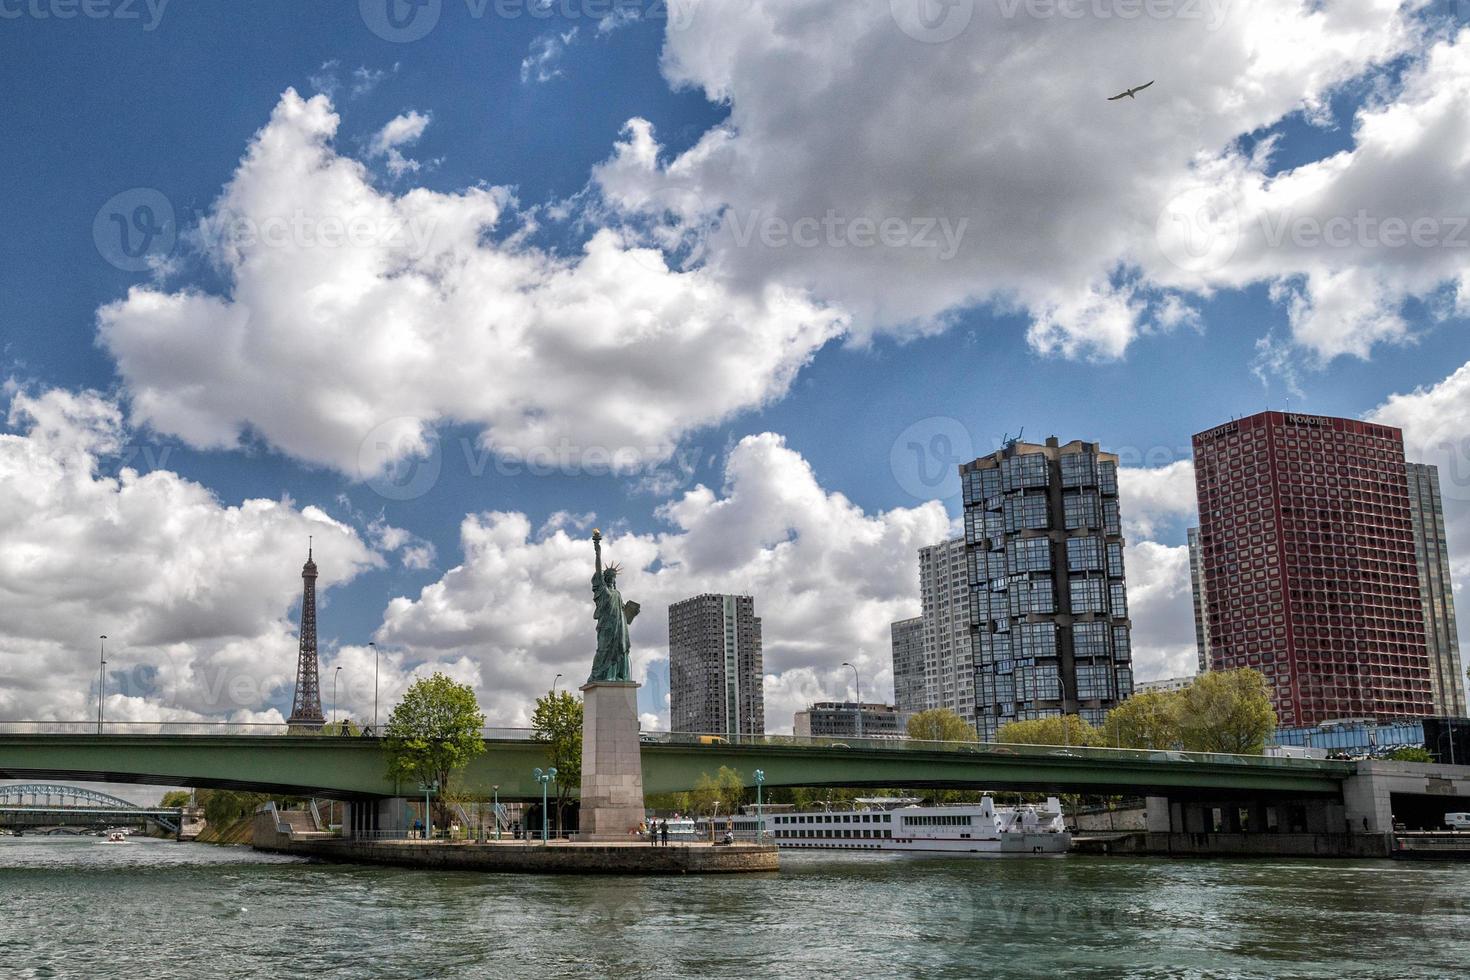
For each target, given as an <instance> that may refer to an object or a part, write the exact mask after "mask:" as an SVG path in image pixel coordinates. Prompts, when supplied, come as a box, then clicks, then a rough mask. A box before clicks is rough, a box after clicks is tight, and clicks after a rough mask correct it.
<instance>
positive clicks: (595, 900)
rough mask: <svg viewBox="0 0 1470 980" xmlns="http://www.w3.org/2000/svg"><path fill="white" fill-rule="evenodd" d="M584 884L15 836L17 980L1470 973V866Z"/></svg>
mask: <svg viewBox="0 0 1470 980" xmlns="http://www.w3.org/2000/svg"><path fill="white" fill-rule="evenodd" d="M782 857H783V865H784V866H783V871H782V872H781V873H780V874H779V875H762V876H749V877H736V878H679V879H675V878H654V879H638V878H571V877H522V876H497V875H476V874H458V873H453V874H437V873H424V872H414V871H400V870H394V869H384V868H371V867H357V866H335V865H324V864H309V863H303V862H298V861H296V860H293V859H286V858H274V857H268V856H264V855H260V854H256V853H254V852H252V851H251V850H249V849H247V848H221V847H214V846H210V845H207V844H177V843H172V842H166V841H151V840H131V841H129V842H128V843H126V844H103V843H101V842H100V841H98V840H97V839H95V838H84V839H80V840H63V839H55V838H45V839H38V838H22V839H14V838H0V975H3V976H6V977H129V978H143V977H161V976H168V977H173V976H178V977H255V978H268V977H280V976H287V975H295V976H309V977H312V978H313V980H320V978H327V977H353V978H358V977H374V976H384V977H501V976H506V977H510V976H518V977H542V976H618V977H631V976H638V977H644V976H646V977H806V978H812V977H821V976H830V975H835V976H845V977H856V976H873V977H940V976H948V977H985V978H991V977H994V978H997V980H1009V978H1017V977H1040V976H1047V977H1052V976H1063V975H1065V976H1071V977H1114V976H1119V977H1121V976H1130V977H1286V976H1290V977H1359V976H1363V977H1402V976H1435V977H1442V976H1465V975H1466V974H1467V973H1470V900H1467V895H1470V865H1453V864H1415V865H1402V864H1396V863H1391V862H1387V861H1379V862H1314V861H1293V862H1284V861H1268V860H1259V861H1170V860H1163V859H1158V860H1128V859H1103V858H1070V857H1069V858H1061V859H1052V860H1027V859H1022V860H973V861H953V860H935V859H914V858H902V857H896V856H888V855H858V856H854V857H842V858H840V859H839V858H836V857H832V856H820V855H812V854H801V855H783V856H782Z"/></svg>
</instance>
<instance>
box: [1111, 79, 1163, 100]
mask: <svg viewBox="0 0 1470 980" xmlns="http://www.w3.org/2000/svg"><path fill="white" fill-rule="evenodd" d="M1152 84H1153V82H1152V81H1150V82H1148V83H1146V84H1144V85H1135V86H1134V87H1133V88H1130V89H1129V90H1128V91H1126V92H1119V93H1118V94H1117V95H1115V96H1113V97H1112V98H1110V99H1108V101H1109V102H1117V101H1118V100H1119V99H1136V98H1137V97H1138V96H1137V95H1136V94H1135V93H1137V92H1142V91H1143V90H1144V89H1146V88H1148V87H1149V85H1152Z"/></svg>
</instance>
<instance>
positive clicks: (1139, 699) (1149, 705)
mask: <svg viewBox="0 0 1470 980" xmlns="http://www.w3.org/2000/svg"><path fill="white" fill-rule="evenodd" d="M1179 708H1180V698H1179V695H1178V693H1177V692H1175V691H1144V692H1143V693H1142V694H1135V695H1133V697H1131V698H1129V699H1128V700H1126V701H1124V702H1123V703H1122V704H1120V705H1118V706H1117V707H1116V708H1114V709H1113V710H1112V711H1109V712H1108V715H1107V718H1105V719H1104V720H1103V727H1102V731H1101V733H1100V734H1099V738H1100V740H1101V744H1103V745H1111V746H1114V747H1115V748H1123V749H1172V748H1174V747H1175V746H1176V745H1178V744H1179V740H1180V739H1179Z"/></svg>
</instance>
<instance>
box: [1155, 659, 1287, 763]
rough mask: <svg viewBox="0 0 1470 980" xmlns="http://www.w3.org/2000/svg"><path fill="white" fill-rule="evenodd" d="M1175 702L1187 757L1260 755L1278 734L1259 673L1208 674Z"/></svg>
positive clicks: (1240, 670)
mask: <svg viewBox="0 0 1470 980" xmlns="http://www.w3.org/2000/svg"><path fill="white" fill-rule="evenodd" d="M1177 697H1178V702H1177V703H1178V706H1179V715H1178V718H1179V740H1180V741H1181V742H1182V743H1183V745H1184V748H1185V749H1186V750H1188V751H1190V752H1232V753H1236V754H1239V755H1260V754H1261V753H1262V751H1264V750H1265V748H1266V739H1268V738H1270V737H1271V733H1272V732H1273V731H1275V730H1276V712H1275V710H1274V709H1272V707H1271V695H1270V693H1269V688H1268V687H1267V686H1266V678H1265V675H1263V674H1262V673H1261V672H1260V671H1258V670H1251V669H1250V668H1248V667H1244V668H1241V669H1239V670H1212V671H1209V672H1207V673H1205V674H1201V675H1200V676H1199V677H1197V678H1195V681H1194V683H1193V684H1191V685H1189V686H1188V687H1186V688H1184V690H1182V691H1179V692H1178V695H1177Z"/></svg>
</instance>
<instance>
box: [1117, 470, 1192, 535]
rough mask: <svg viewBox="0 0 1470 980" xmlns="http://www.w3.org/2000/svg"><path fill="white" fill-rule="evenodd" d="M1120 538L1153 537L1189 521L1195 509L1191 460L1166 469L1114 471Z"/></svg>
mask: <svg viewBox="0 0 1470 980" xmlns="http://www.w3.org/2000/svg"><path fill="white" fill-rule="evenodd" d="M1118 496H1119V498H1120V500H1121V501H1122V504H1121V509H1122V512H1123V534H1124V535H1125V536H1126V537H1127V538H1128V539H1130V540H1135V541H1142V540H1146V539H1149V538H1154V537H1157V536H1158V535H1159V533H1160V531H1162V530H1164V529H1165V528H1167V527H1169V526H1170V525H1173V524H1175V523H1177V522H1179V521H1189V520H1193V519H1194V516H1195V513H1196V511H1197V509H1198V504H1197V497H1196V493H1195V486H1194V460H1193V459H1180V460H1175V461H1174V462H1172V463H1170V464H1169V465H1168V466H1157V467H1153V468H1148V469H1145V468H1136V467H1129V466H1124V467H1122V468H1120V469H1119V470H1118Z"/></svg>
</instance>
